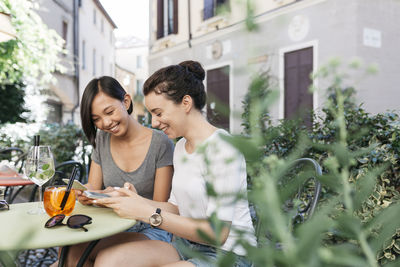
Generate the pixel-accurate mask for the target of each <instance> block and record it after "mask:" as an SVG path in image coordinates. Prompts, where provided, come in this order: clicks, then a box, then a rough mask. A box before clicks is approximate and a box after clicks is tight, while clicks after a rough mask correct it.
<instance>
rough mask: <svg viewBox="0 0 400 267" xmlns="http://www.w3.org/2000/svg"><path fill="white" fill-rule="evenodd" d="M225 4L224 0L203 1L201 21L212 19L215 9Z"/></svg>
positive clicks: (215, 12)
mask: <svg viewBox="0 0 400 267" xmlns="http://www.w3.org/2000/svg"><path fill="white" fill-rule="evenodd" d="M226 3H227V1H226V0H204V9H203V11H204V13H203V20H206V19H209V18H212V17H214V16H215V15H216V14H217V9H218V8H220V7H221V6H222V5H224V4H226Z"/></svg>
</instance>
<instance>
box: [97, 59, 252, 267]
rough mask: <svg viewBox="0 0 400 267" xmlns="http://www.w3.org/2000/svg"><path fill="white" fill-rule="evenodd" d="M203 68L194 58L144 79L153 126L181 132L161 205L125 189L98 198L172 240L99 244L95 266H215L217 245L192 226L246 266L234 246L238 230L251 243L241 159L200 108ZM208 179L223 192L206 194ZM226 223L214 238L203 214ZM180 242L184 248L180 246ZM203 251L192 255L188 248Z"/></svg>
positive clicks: (171, 134) (170, 134)
mask: <svg viewBox="0 0 400 267" xmlns="http://www.w3.org/2000/svg"><path fill="white" fill-rule="evenodd" d="M204 78H205V72H204V69H203V68H202V66H201V65H200V63H198V62H196V61H184V62H182V63H180V64H178V65H171V66H168V67H165V68H162V69H160V70H158V71H156V72H155V73H154V74H153V75H151V77H149V78H148V79H147V81H146V82H145V84H144V89H143V91H144V95H145V105H146V108H147V109H148V111H149V112H150V113H151V115H152V126H153V127H155V128H158V129H160V130H162V131H163V132H164V133H165V134H166V135H167V136H168V137H169V138H177V137H182V138H181V139H180V140H179V141H178V142H177V143H176V145H175V151H174V175H173V179H172V190H171V195H170V197H169V200H168V202H167V203H165V202H164V203H162V202H157V201H151V200H148V199H145V198H143V197H141V196H140V195H138V194H137V192H136V191H135V188H133V187H132V189H131V190H128V189H125V188H121V189H118V190H116V192H115V194H114V196H113V197H111V198H107V199H99V200H96V203H100V204H102V205H105V206H107V207H110V208H112V209H114V211H115V212H116V213H117V214H118V215H119V216H121V217H124V218H130V219H135V220H138V221H142V222H146V223H150V224H151V225H152V226H153V227H157V228H160V229H164V230H166V231H168V232H170V233H172V234H174V238H173V241H172V243H171V244H168V243H165V242H160V241H156V240H144V241H138V242H131V243H125V244H119V245H115V246H111V247H108V248H107V249H104V250H102V251H101V252H100V253H99V254H98V256H97V258H96V261H95V266H119V267H122V266H215V264H216V255H217V250H218V249H219V248H215V247H213V246H212V245H211V244H208V243H207V242H206V241H205V240H203V239H202V238H201V237H200V236H199V235H198V231H199V230H201V231H203V232H204V233H206V234H207V235H208V236H210V237H213V238H216V239H218V240H220V241H221V244H222V246H221V247H220V249H221V251H222V253H227V252H228V251H232V252H234V253H235V254H236V262H235V265H234V266H250V265H251V263H250V262H248V261H247V259H246V258H245V254H246V251H245V250H244V248H243V247H241V246H240V245H238V244H237V240H238V234H237V231H236V230H240V231H242V232H243V233H244V237H245V239H246V240H247V242H248V243H249V244H250V245H256V240H255V236H254V229H253V225H252V221H251V218H250V212H249V207H248V201H247V199H239V200H236V199H235V196H236V195H237V194H243V195H246V190H247V183H246V164H245V160H244V158H243V156H242V154H240V152H239V151H238V150H236V149H235V147H233V146H232V145H231V144H230V143H228V142H226V141H225V140H224V138H223V136H227V135H229V133H227V132H226V131H225V130H223V129H218V128H216V127H214V126H213V125H211V124H210V123H209V122H208V121H207V120H206V118H205V117H204V116H203V114H202V109H203V108H204V106H205V104H206V92H205V89H204V85H203V80H204ZM207 184H211V185H212V186H213V188H214V190H215V192H217V193H218V194H219V195H220V196H221V197H219V198H215V197H212V196H208V195H207ZM213 214H215V215H216V216H217V218H218V219H219V220H221V221H223V222H225V226H224V227H223V230H222V232H221V233H220V235H219V236H216V234H215V232H214V230H213V227H212V226H211V225H210V223H209V221H208V218H209V217H210V216H212V215H213ZM179 243H180V244H183V247H186V250H182V249H181V248H182V246H179V245H178V244H179ZM187 250H191V251H195V252H198V253H201V254H202V256H203V257H193V256H191V254H187V253H186V251H187Z"/></svg>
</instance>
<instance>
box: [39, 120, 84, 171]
mask: <svg viewBox="0 0 400 267" xmlns="http://www.w3.org/2000/svg"><path fill="white" fill-rule="evenodd" d="M39 135H40V143H41V144H46V145H50V146H51V148H52V151H53V154H54V157H55V159H56V161H57V163H61V162H63V161H67V160H72V159H74V160H77V161H79V162H81V163H82V164H83V165H84V167H85V169H87V165H88V163H89V156H90V153H91V149H90V145H89V142H88V141H87V139H86V136H85V135H84V133H83V130H82V129H81V128H80V127H78V126H77V125H74V124H72V123H69V124H66V125H59V124H58V123H53V124H47V125H45V126H43V127H42V128H41V129H40V131H39Z"/></svg>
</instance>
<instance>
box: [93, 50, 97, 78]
mask: <svg viewBox="0 0 400 267" xmlns="http://www.w3.org/2000/svg"><path fill="white" fill-rule="evenodd" d="M93 76H96V48H93Z"/></svg>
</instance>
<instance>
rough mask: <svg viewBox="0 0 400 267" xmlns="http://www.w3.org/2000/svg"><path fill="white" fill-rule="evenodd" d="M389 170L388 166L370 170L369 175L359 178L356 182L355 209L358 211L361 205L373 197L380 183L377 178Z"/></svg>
mask: <svg viewBox="0 0 400 267" xmlns="http://www.w3.org/2000/svg"><path fill="white" fill-rule="evenodd" d="M386 168H387V165H385V166H380V167H377V168H375V169H372V170H368V171H367V173H366V174H365V175H363V176H361V177H359V178H358V180H357V181H356V182H355V193H354V209H355V210H358V209H360V208H361V205H362V204H363V203H364V202H365V201H366V200H367V199H368V197H370V196H371V194H372V192H373V190H374V188H375V185H376V183H377V181H378V179H377V177H378V176H379V174H380V173H382V172H383V170H385V169H386Z"/></svg>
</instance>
